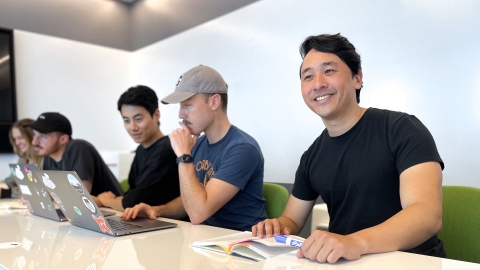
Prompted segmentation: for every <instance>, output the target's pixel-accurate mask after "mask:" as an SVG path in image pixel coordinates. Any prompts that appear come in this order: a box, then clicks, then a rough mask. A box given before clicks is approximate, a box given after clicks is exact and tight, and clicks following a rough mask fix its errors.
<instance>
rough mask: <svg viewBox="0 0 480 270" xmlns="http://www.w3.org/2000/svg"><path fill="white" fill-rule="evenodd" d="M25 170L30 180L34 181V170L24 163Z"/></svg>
mask: <svg viewBox="0 0 480 270" xmlns="http://www.w3.org/2000/svg"><path fill="white" fill-rule="evenodd" d="M23 170H24V171H25V173H26V174H27V177H28V180H30V182H32V181H33V177H32V172H31V171H30V170H29V169H28V167H27V165H23Z"/></svg>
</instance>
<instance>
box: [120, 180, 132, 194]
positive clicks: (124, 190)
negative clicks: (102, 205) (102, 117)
mask: <svg viewBox="0 0 480 270" xmlns="http://www.w3.org/2000/svg"><path fill="white" fill-rule="evenodd" d="M120 186H122V189H123V192H127V191H128V189H129V188H130V185H129V184H128V179H123V180H122V182H120Z"/></svg>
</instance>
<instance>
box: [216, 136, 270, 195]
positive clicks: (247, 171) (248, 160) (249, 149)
mask: <svg viewBox="0 0 480 270" xmlns="http://www.w3.org/2000/svg"><path fill="white" fill-rule="evenodd" d="M222 159H223V162H222V165H221V166H220V167H219V168H218V169H217V171H216V172H215V174H214V175H213V177H212V178H216V179H219V180H222V181H225V182H227V183H229V184H232V185H234V186H236V187H238V188H239V189H241V190H243V189H244V188H245V186H246V185H247V183H248V180H249V179H250V178H251V177H252V175H253V174H254V173H255V171H257V170H258V167H260V166H263V158H262V156H261V154H260V153H259V152H258V150H257V148H256V147H255V146H253V145H251V144H248V143H244V144H237V145H235V146H233V147H232V148H230V149H228V150H227V151H226V152H225V154H224V155H223V157H222Z"/></svg>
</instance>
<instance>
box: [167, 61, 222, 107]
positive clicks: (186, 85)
mask: <svg viewBox="0 0 480 270" xmlns="http://www.w3.org/2000/svg"><path fill="white" fill-rule="evenodd" d="M227 92H228V85H227V83H226V82H225V81H224V80H223V78H222V76H221V75H220V73H218V71H216V70H215V69H213V68H211V67H207V66H203V65H200V66H197V67H194V68H192V69H190V70H189V71H187V72H185V73H183V75H181V76H180V78H179V79H178V82H177V85H176V86H175V92H173V93H171V94H170V95H168V96H166V97H165V98H163V99H162V103H163V104H170V103H172V104H175V103H180V102H182V101H185V100H187V99H189V98H191V97H192V96H193V95H195V94H199V93H205V94H207V93H215V94H221V93H227Z"/></svg>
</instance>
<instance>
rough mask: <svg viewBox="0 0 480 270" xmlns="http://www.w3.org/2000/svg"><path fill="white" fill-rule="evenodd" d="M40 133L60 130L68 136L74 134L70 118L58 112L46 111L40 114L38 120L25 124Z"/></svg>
mask: <svg viewBox="0 0 480 270" xmlns="http://www.w3.org/2000/svg"><path fill="white" fill-rule="evenodd" d="M25 127H30V128H32V129H34V130H36V131H38V132H40V133H50V132H54V131H60V132H63V133H65V134H67V135H68V136H72V125H70V121H68V119H67V118H66V117H65V116H63V115H61V114H59V113H57V112H46V113H42V114H40V116H39V117H38V118H37V121H35V122H33V123H31V124H28V125H25Z"/></svg>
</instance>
